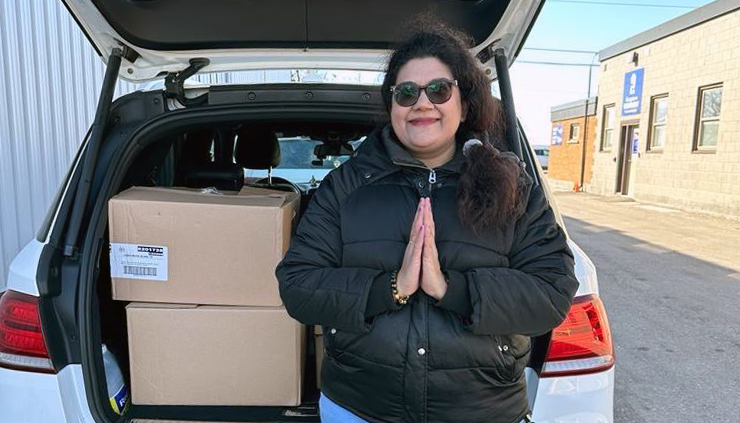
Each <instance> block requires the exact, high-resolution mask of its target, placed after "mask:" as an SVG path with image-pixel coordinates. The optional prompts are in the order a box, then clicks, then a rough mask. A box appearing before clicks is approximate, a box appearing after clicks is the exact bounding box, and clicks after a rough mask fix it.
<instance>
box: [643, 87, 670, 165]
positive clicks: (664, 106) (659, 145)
mask: <svg viewBox="0 0 740 423" xmlns="http://www.w3.org/2000/svg"><path fill="white" fill-rule="evenodd" d="M667 121H668V94H663V95H659V96H655V97H653V98H652V99H650V133H649V134H648V144H647V149H648V150H650V151H654V150H662V149H663V146H664V145H665V128H666V122H667Z"/></svg>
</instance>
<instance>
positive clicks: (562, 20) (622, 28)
mask: <svg viewBox="0 0 740 423" xmlns="http://www.w3.org/2000/svg"><path fill="white" fill-rule="evenodd" d="M707 3H711V1H709V0H546V2H545V6H544V7H543V9H542V11H541V12H540V15H539V18H538V19H537V22H536V23H535V26H534V28H533V29H532V32H531V33H530V34H529V38H527V42H526V43H525V44H524V50H522V52H521V54H520V55H519V57H518V58H517V62H516V63H514V66H512V68H511V80H512V89H513V91H514V100H515V103H516V108H517V114H518V115H519V119H520V120H521V122H522V125H523V126H524V130H525V132H526V134H527V137H528V138H529V142H530V143H531V144H535V145H541V144H545V145H546V144H549V143H550V128H551V124H550V108H551V107H553V106H557V105H560V104H563V103H568V102H571V101H576V100H582V99H584V98H586V96H587V92H588V69H589V67H588V66H556V65H544V64H534V63H526V62H557V63H579V64H589V63H591V61H592V60H593V63H595V64H597V65H598V63H599V62H598V57H596V58H594V54H593V53H566V52H549V51H541V50H533V49H558V50H583V51H593V52H598V51H600V50H602V49H604V48H606V47H609V46H611V45H613V44H616V43H618V42H620V41H622V40H624V39H627V38H629V37H631V36H633V35H636V34H639V33H641V32H643V31H646V30H648V29H650V28H652V27H654V26H657V25H660V24H661V23H663V22H666V21H669V20H671V19H673V18H675V17H677V16H680V15H683V14H685V13H688V12H690V11H691V10H693V9H695V8H697V7H700V6H703V5H705V4H707ZM598 71H599V68H598V67H594V68H593V75H592V84H591V96H596V95H597V91H598Z"/></svg>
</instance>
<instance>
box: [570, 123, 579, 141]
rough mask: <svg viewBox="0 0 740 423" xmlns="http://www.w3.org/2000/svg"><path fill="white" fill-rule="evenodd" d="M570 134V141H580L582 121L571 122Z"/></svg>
mask: <svg viewBox="0 0 740 423" xmlns="http://www.w3.org/2000/svg"><path fill="white" fill-rule="evenodd" d="M569 131H570V135H569V136H568V142H569V143H577V142H578V135H579V134H580V133H581V124H580V123H571V124H570V129H569Z"/></svg>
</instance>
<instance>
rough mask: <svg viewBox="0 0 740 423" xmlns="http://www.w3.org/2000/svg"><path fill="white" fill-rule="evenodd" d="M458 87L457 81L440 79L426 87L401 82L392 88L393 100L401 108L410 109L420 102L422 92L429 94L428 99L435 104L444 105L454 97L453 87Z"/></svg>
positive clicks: (434, 80)
mask: <svg viewBox="0 0 740 423" xmlns="http://www.w3.org/2000/svg"><path fill="white" fill-rule="evenodd" d="M453 85H457V80H454V81H451V80H449V79H445V78H440V79H433V80H431V81H429V83H428V84H426V85H419V84H417V83H415V82H410V81H409V82H401V83H400V84H398V85H394V86H392V87H391V92H392V93H393V100H395V101H396V104H398V105H399V106H401V107H410V106H413V105H414V104H416V102H417V101H419V96H421V90H424V92H425V93H426V94H427V98H428V99H429V101H431V102H432V103H434V104H442V103H444V102H446V101H447V100H449V99H450V97H452V86H453Z"/></svg>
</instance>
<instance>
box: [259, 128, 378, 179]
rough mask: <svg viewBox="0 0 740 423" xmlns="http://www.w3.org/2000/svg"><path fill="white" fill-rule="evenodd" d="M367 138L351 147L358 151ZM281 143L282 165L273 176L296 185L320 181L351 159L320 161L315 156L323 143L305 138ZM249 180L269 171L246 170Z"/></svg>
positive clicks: (330, 157) (289, 139) (338, 157)
mask: <svg viewBox="0 0 740 423" xmlns="http://www.w3.org/2000/svg"><path fill="white" fill-rule="evenodd" d="M364 139H365V138H364V137H363V138H361V139H359V140H356V141H351V142H350V145H351V146H352V147H353V148H354V149H357V147H358V146H359V145H360V144H361V143H362V141H363V140H364ZM278 141H279V142H280V164H279V165H278V166H277V167H276V168H275V169H273V171H272V176H279V177H281V178H285V179H288V180H290V181H292V182H296V183H306V182H310V181H311V180H315V181H320V180H322V179H324V177H325V176H326V174H327V173H329V172H330V171H331V170H333V169H336V168H338V167H339V166H341V165H342V163H344V162H346V161H347V160H348V159H349V156H327V157H326V158H325V159H323V160H320V159H319V158H318V157H316V155H315V154H314V149H315V148H316V146H318V145H320V144H322V142H321V141H317V140H313V139H310V138H305V137H291V138H278ZM245 176H246V177H248V178H264V177H266V176H267V170H254V169H246V170H245Z"/></svg>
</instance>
